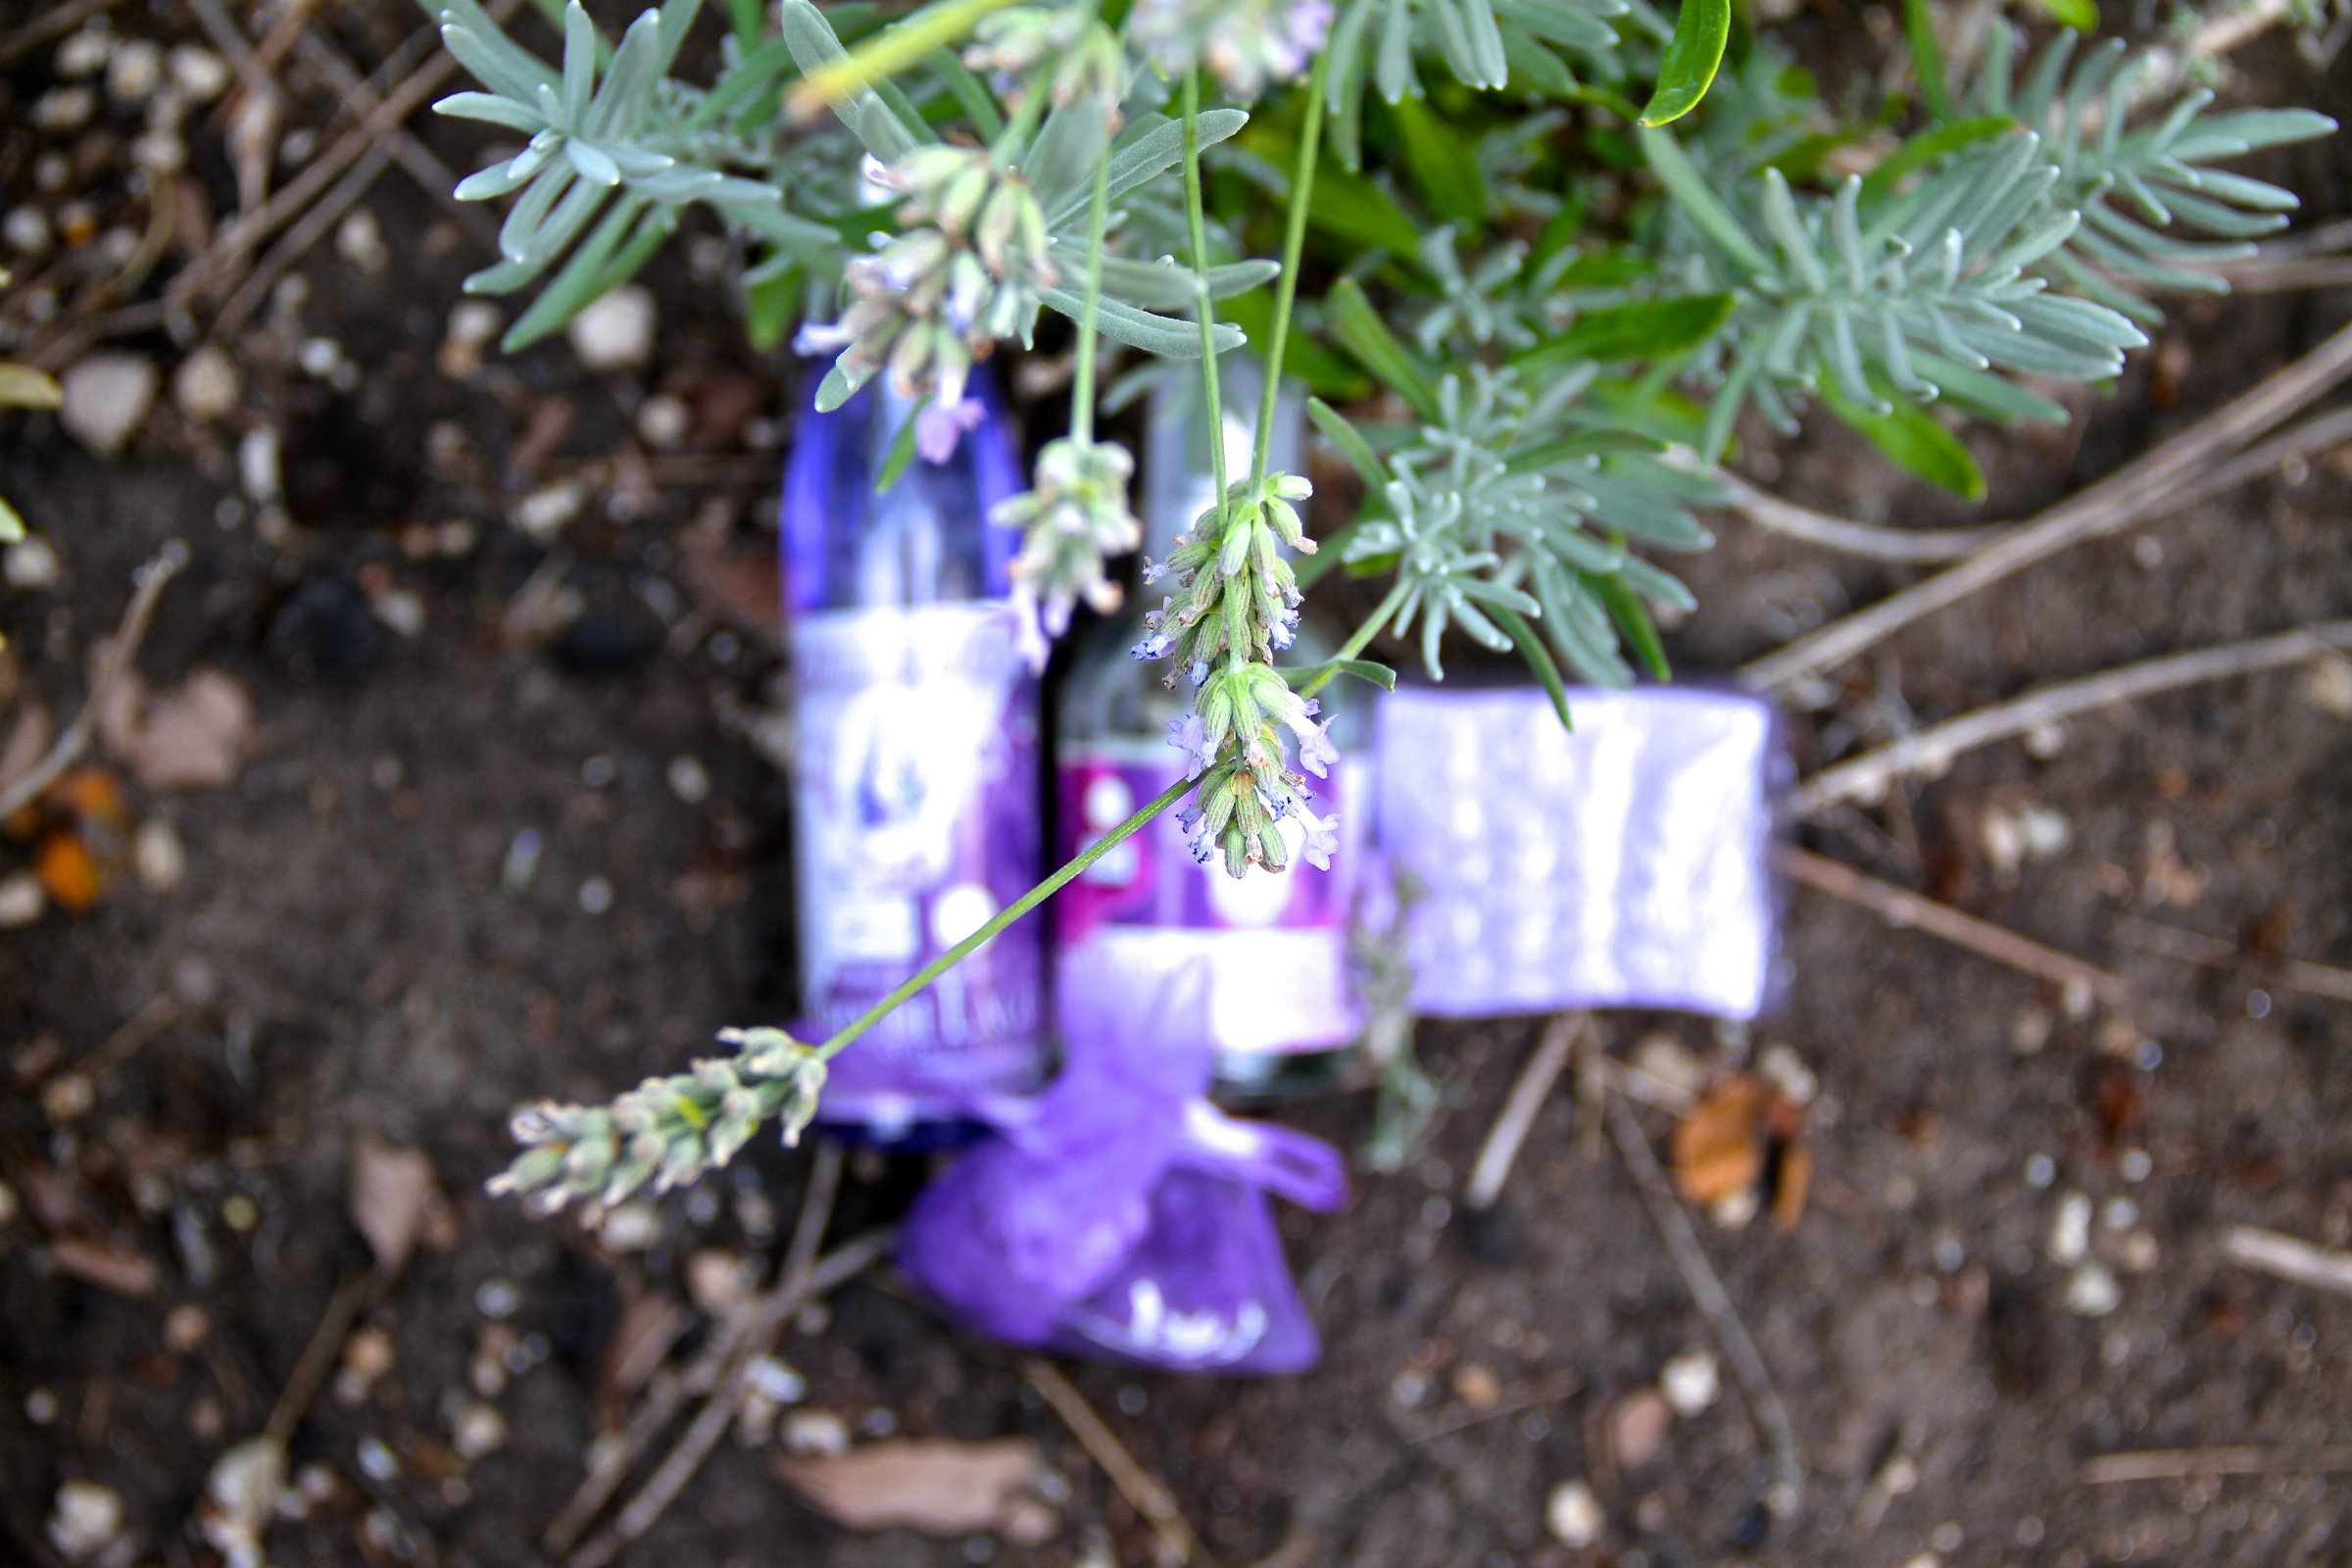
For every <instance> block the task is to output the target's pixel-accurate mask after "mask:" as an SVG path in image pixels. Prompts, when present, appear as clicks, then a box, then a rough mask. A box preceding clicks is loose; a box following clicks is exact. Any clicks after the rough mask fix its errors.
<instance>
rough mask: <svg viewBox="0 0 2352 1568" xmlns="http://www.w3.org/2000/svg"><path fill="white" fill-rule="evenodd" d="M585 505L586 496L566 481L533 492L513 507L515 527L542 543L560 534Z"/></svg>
mask: <svg viewBox="0 0 2352 1568" xmlns="http://www.w3.org/2000/svg"><path fill="white" fill-rule="evenodd" d="M587 501H588V493H587V492H586V491H585V490H583V489H581V488H580V486H579V485H577V484H575V483H573V482H572V481H570V480H568V479H565V480H561V481H559V482H557V483H555V484H551V485H547V486H545V487H543V488H541V489H538V490H534V491H532V492H531V493H530V494H529V495H527V496H524V497H523V498H522V500H521V501H519V502H517V503H516V504H515V527H517V528H520V529H521V530H522V531H523V532H524V533H527V534H529V535H530V536H531V537H532V538H533V539H537V540H539V541H540V542H542V543H545V542H546V541H548V540H550V539H553V538H554V537H555V536H556V535H557V534H558V533H560V532H562V531H563V528H564V524H565V523H567V522H569V521H571V519H572V518H574V517H576V516H578V515H580V509H581V507H583V506H585V505H586V504H587Z"/></svg>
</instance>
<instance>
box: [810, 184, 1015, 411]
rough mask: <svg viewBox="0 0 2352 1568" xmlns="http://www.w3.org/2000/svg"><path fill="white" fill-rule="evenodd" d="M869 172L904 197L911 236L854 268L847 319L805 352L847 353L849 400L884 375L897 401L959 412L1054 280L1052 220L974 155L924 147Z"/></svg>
mask: <svg viewBox="0 0 2352 1568" xmlns="http://www.w3.org/2000/svg"><path fill="white" fill-rule="evenodd" d="M869 172H870V174H871V176H872V177H873V178H874V179H875V180H876V182H877V183H880V184H882V185H885V186H888V187H889V188H891V189H894V190H899V191H903V192H905V193H906V195H907V202H906V204H905V205H904V206H902V207H901V208H900V209H899V221H901V222H902V223H904V224H905V225H907V226H906V229H905V231H904V232H903V233H901V234H899V235H898V237H896V238H895V239H892V240H890V241H889V242H887V243H886V244H885V245H884V246H883V247H882V248H881V249H880V250H879V251H876V252H874V253H873V254H871V255H868V256H860V257H858V258H856V259H855V260H853V261H852V262H851V263H850V264H849V266H848V267H847V268H846V269H845V270H844V277H845V280H846V282H847V284H848V286H849V291H850V298H851V304H850V307H849V309H847V310H846V311H844V312H843V313H842V315H841V319H839V320H837V321H834V322H832V323H830V324H828V325H815V324H811V325H809V326H806V327H803V328H802V329H801V335H800V339H799V347H800V349H801V351H802V352H803V353H809V354H814V353H823V352H826V351H829V350H833V349H839V350H841V357H840V359H839V360H837V361H836V362H835V366H836V368H838V369H839V370H840V371H841V373H842V374H843V375H844V376H845V377H846V378H847V379H848V381H849V384H850V386H851V388H852V389H853V390H855V389H856V388H858V387H860V386H863V385H864V384H865V383H866V382H867V381H868V380H870V379H872V377H873V375H874V374H875V372H876V371H878V370H881V369H882V368H885V367H887V368H889V370H890V374H891V383H892V385H893V386H894V387H896V388H897V390H898V391H899V392H900V394H901V395H903V396H906V397H909V398H914V397H921V396H923V395H925V394H926V393H928V394H931V395H932V396H933V398H934V401H935V403H936V405H937V407H939V408H940V409H942V410H956V409H957V408H959V407H960V406H961V405H962V403H963V390H964V383H965V381H966V379H967V378H968V376H969V375H970V372H971V365H972V362H973V361H974V360H976V359H986V358H987V357H988V355H989V353H990V352H991V351H992V350H993V349H994V348H995V347H996V344H997V340H998V339H999V338H1005V337H1014V336H1018V335H1022V334H1025V333H1026V332H1027V331H1028V329H1029V323H1030V322H1031V321H1033V320H1034V319H1036V316H1037V311H1038V307H1039V305H1040V304H1041V303H1042V298H1041V294H1040V291H1041V290H1043V289H1045V288H1048V287H1050V286H1052V285H1053V284H1054V282H1055V281H1057V280H1058V277H1059V273H1057V272H1056V271H1055V270H1054V264H1053V263H1052V262H1051V261H1050V260H1049V259H1048V258H1047V254H1046V249H1047V243H1048V240H1047V234H1046V216H1045V211H1044V209H1043V208H1041V207H1040V206H1039V205H1038V201H1037V194H1036V192H1035V191H1033V190H1031V189H1030V187H1029V182H1028V181H1027V180H1025V179H1023V178H1022V177H1021V176H1020V174H1019V173H1018V172H1015V171H1013V170H1011V169H1007V168H1005V167H1004V166H1002V165H1000V164H999V163H998V162H997V160H996V158H995V157H994V156H993V155H991V154H990V153H988V152H986V151H983V150H982V149H979V148H976V147H949V146H940V145H934V146H927V147H918V148H916V149H915V150H914V151H912V152H910V153H908V154H907V155H906V156H905V157H903V158H901V159H900V160H899V161H898V162H896V163H895V164H892V165H890V166H889V167H888V168H883V167H881V166H879V165H869Z"/></svg>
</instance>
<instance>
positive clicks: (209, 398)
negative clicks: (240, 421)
mask: <svg viewBox="0 0 2352 1568" xmlns="http://www.w3.org/2000/svg"><path fill="white" fill-rule="evenodd" d="M243 391H244V377H243V376H241V375H239V374H238V373H237V366H236V362H235V361H234V360H231V359H230V358H229V357H228V354H227V352H226V351H225V350H223V349H222V348H221V346H220V345H219V344H217V343H207V344H205V345H204V346H203V347H202V348H199V349H198V350H197V351H196V352H195V353H193V354H191V355H189V356H188V357H187V358H186V359H184V360H182V361H180V362H179V368H177V369H175V370H173V371H172V402H173V403H175V404H177V405H178V406H179V412H180V413H182V414H184V415H186V416H187V417H189V418H191V419H194V420H195V421H196V422H197V423H199V424H211V423H212V422H213V421H215V420H216V419H222V418H226V417H228V416H229V415H231V414H234V413H235V412H236V408H237V398H238V396H239V395H240V394H241V393H242V392H243Z"/></svg>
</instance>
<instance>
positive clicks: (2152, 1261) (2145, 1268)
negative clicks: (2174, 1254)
mask: <svg viewBox="0 0 2352 1568" xmlns="http://www.w3.org/2000/svg"><path fill="white" fill-rule="evenodd" d="M2162 1255H2163V1250H2162V1249H2161V1248H2159V1247H2158V1245H2157V1242H2156V1237H2155V1235H2154V1234H2153V1233H2152V1232H2149V1231H2133V1232H2131V1234H2130V1235H2128V1236H2126V1237H2125V1238H2124V1240H2123V1243H2122V1245H2121V1246H2120V1247H2118V1248H2117V1250H2116V1257H2117V1260H2118V1261H2119V1262H2121V1263H2122V1264H2123V1265H2124V1267H2125V1268H2126V1269H2127V1270H2129V1271H2130V1272H2131V1273H2133V1274H2146V1273H2148V1272H2150V1271H2151V1270H2153V1269H2154V1268H2155V1267H2156V1264H2157V1262H2158V1260H2159V1259H2160V1258H2161V1257H2162Z"/></svg>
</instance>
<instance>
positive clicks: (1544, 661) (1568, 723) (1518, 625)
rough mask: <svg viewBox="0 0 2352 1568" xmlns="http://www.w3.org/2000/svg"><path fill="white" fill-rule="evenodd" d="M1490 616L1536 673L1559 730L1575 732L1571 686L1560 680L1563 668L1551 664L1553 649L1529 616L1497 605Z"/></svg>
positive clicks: (1490, 612)
mask: <svg viewBox="0 0 2352 1568" xmlns="http://www.w3.org/2000/svg"><path fill="white" fill-rule="evenodd" d="M1488 613H1489V614H1491V615H1493V616H1494V617H1495V625H1497V626H1500V627H1501V628H1502V629H1503V630H1504V631H1505V632H1506V633H1508V634H1509V636H1510V639H1511V641H1512V642H1514V643H1517V644H1518V645H1519V657H1520V658H1522V659H1524V660H1526V661H1527V667H1528V668H1529V669H1531V670H1534V671H1535V674H1536V679H1537V680H1538V681H1539V682H1540V683H1542V685H1543V687H1544V694H1545V695H1546V696H1548V697H1549V698H1550V699H1551V706H1552V710H1553V711H1555V712H1557V713H1558V714H1559V715H1560V727H1561V728H1563V729H1566V730H1569V731H1571V732H1573V731H1574V730H1575V729H1576V721H1575V720H1574V719H1572V718H1570V717H1569V716H1568V683H1567V682H1566V681H1563V680H1561V679H1560V666H1559V665H1558V664H1556V663H1554V662H1552V658H1551V650H1550V649H1548V648H1546V647H1544V639H1543V638H1541V637H1539V636H1537V635H1536V630H1535V628H1534V627H1533V626H1530V625H1529V624H1528V623H1527V617H1526V616H1524V615H1522V614H1520V613H1519V612H1517V611H1516V610H1512V609H1510V608H1509V607H1507V606H1504V605H1496V606H1495V607H1493V608H1492V609H1491V610H1490V611H1489V612H1488Z"/></svg>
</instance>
